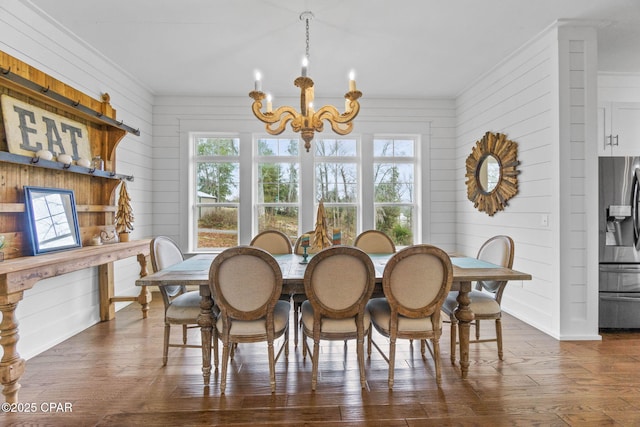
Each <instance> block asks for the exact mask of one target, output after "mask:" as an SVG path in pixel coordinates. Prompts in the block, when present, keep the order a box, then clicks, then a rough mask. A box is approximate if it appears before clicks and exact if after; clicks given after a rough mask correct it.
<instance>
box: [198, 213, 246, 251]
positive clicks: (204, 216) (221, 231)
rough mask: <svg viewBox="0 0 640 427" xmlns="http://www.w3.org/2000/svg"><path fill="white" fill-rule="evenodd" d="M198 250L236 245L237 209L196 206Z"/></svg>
mask: <svg viewBox="0 0 640 427" xmlns="http://www.w3.org/2000/svg"><path fill="white" fill-rule="evenodd" d="M197 220H198V248H200V249H210V248H228V247H231V246H236V245H238V208H235V207H216V206H198V207H197Z"/></svg>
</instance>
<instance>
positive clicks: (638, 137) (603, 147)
mask: <svg viewBox="0 0 640 427" xmlns="http://www.w3.org/2000/svg"><path fill="white" fill-rule="evenodd" d="M597 139H598V156H640V102H609V103H606V104H602V105H600V107H598V138H597Z"/></svg>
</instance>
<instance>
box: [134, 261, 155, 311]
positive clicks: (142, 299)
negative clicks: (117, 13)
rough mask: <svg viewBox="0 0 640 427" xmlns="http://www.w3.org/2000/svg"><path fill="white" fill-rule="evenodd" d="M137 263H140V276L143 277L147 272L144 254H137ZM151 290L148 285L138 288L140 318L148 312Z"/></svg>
mask: <svg viewBox="0 0 640 427" xmlns="http://www.w3.org/2000/svg"><path fill="white" fill-rule="evenodd" d="M137 259H138V264H140V277H145V276H146V275H147V274H149V273H147V256H146V255H145V254H138V257H137ZM151 300H152V297H151V291H150V290H149V287H148V286H143V287H142V289H140V295H138V303H140V305H141V306H142V318H143V319H146V318H147V316H148V314H149V303H150V302H151Z"/></svg>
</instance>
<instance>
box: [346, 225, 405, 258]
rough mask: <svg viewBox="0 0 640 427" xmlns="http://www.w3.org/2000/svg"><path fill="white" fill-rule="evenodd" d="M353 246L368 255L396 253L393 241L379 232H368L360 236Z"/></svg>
mask: <svg viewBox="0 0 640 427" xmlns="http://www.w3.org/2000/svg"><path fill="white" fill-rule="evenodd" d="M353 246H355V247H356V248H360V249H362V250H363V251H365V252H366V253H368V254H374V253H380V254H392V253H394V252H395V251H396V245H395V244H394V243H393V240H391V238H390V237H389V236H387V235H386V234H385V233H383V232H382V231H379V230H366V231H363V232H362V233H360V234H358V236H357V237H356V240H355V242H353Z"/></svg>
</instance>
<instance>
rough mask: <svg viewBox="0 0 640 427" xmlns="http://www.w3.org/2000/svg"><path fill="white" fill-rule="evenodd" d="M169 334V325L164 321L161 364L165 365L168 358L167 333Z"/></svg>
mask: <svg viewBox="0 0 640 427" xmlns="http://www.w3.org/2000/svg"><path fill="white" fill-rule="evenodd" d="M170 334H171V325H169V324H168V323H166V322H165V324H164V348H163V350H162V366H166V365H167V360H168V358H169V335H170Z"/></svg>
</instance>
